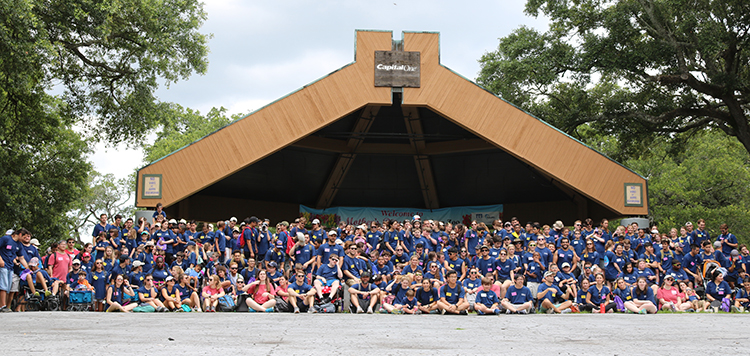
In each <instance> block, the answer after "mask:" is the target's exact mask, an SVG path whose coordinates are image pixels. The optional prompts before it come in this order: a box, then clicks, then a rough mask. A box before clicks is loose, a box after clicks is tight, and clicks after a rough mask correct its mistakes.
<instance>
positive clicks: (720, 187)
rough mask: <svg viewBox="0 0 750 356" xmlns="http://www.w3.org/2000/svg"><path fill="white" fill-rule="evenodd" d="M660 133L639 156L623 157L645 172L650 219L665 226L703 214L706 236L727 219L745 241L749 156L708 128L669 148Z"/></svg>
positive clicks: (749, 210)
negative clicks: (682, 144) (677, 148)
mask: <svg viewBox="0 0 750 356" xmlns="http://www.w3.org/2000/svg"><path fill="white" fill-rule="evenodd" d="M670 148H671V147H670V144H669V142H667V141H666V140H664V139H659V140H658V141H656V142H654V143H652V144H651V145H649V146H647V147H646V148H645V150H644V151H645V152H644V154H643V155H642V156H643V157H642V158H639V159H630V160H628V161H626V162H625V164H626V165H627V166H628V167H631V168H632V169H634V170H635V171H636V172H638V173H640V174H641V175H643V176H644V177H646V178H648V193H649V194H648V199H649V209H650V212H649V213H650V215H651V216H650V217H651V219H652V220H653V221H654V222H655V223H657V224H658V226H659V227H660V228H661V229H662V230H664V229H669V228H671V227H678V226H682V225H684V224H685V223H686V222H687V221H692V222H693V223H695V220H697V219H700V218H703V219H705V220H706V227H707V229H708V230H709V232H711V236H716V235H718V234H719V225H720V224H722V223H726V224H727V225H729V229H730V232H732V233H734V234H735V235H736V236H737V238H738V239H740V240H742V241H743V242H750V234H748V232H747V226H748V225H750V183H749V182H750V158H748V156H747V155H746V154H745V153H744V152H745V150H744V147H743V146H742V145H741V144H740V143H739V142H737V140H734V139H731V138H730V137H728V136H726V135H723V134H722V133H720V132H717V130H707V131H702V132H700V133H698V134H696V135H695V136H694V137H691V138H690V139H689V140H686V141H685V146H684V149H682V150H680V151H671V150H670Z"/></svg>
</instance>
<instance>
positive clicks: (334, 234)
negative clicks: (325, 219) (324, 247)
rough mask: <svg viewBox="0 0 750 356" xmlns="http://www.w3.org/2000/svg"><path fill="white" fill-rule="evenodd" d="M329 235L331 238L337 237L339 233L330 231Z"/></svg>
mask: <svg viewBox="0 0 750 356" xmlns="http://www.w3.org/2000/svg"><path fill="white" fill-rule="evenodd" d="M328 235H329V236H336V235H338V233H337V232H336V230H331V231H328Z"/></svg>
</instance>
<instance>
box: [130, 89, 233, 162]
mask: <svg viewBox="0 0 750 356" xmlns="http://www.w3.org/2000/svg"><path fill="white" fill-rule="evenodd" d="M170 107H171V110H170V112H169V115H167V116H166V117H165V118H164V121H165V122H164V124H162V125H161V127H160V129H159V131H158V132H157V134H156V135H157V136H156V140H155V141H154V143H153V144H146V145H144V146H143V153H144V157H143V160H144V162H146V163H148V164H151V163H153V162H155V161H157V160H159V159H160V158H162V157H164V156H167V155H169V154H170V153H172V152H174V151H177V150H179V149H180V148H182V147H184V146H186V145H189V144H191V143H193V142H195V141H197V140H199V139H201V138H202V137H204V136H207V135H209V134H211V133H212V132H214V131H216V130H218V129H220V128H222V127H224V126H226V125H228V124H229V123H231V122H232V121H233V120H235V119H238V118H240V117H242V116H244V115H233V116H232V117H227V116H226V112H227V109H225V108H223V107H222V108H219V109H217V108H211V110H209V112H208V114H206V115H205V116H204V115H201V113H200V111H197V110H192V109H190V108H183V107H182V106H180V105H177V104H171V105H170Z"/></svg>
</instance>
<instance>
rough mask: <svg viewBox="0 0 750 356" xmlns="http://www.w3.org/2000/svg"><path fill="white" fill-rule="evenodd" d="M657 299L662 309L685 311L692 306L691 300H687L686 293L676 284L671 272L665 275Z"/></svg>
mask: <svg viewBox="0 0 750 356" xmlns="http://www.w3.org/2000/svg"><path fill="white" fill-rule="evenodd" d="M656 299H657V300H659V305H660V306H661V307H660V308H661V309H662V310H669V311H685V310H688V309H690V307H691V305H690V302H687V301H686V300H685V295H684V294H682V293H680V290H679V288H677V286H675V285H674V277H672V275H669V274H668V275H666V276H665V277H664V282H662V285H661V288H659V290H658V291H657V292H656Z"/></svg>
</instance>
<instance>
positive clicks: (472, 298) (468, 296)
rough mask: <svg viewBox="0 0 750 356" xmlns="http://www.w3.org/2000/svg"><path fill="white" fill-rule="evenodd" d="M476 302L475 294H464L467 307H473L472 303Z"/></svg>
mask: <svg viewBox="0 0 750 356" xmlns="http://www.w3.org/2000/svg"><path fill="white" fill-rule="evenodd" d="M476 300H477V294H476V293H474V294H466V301H467V302H469V305H471V306H473V305H474V302H475V301H476Z"/></svg>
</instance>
